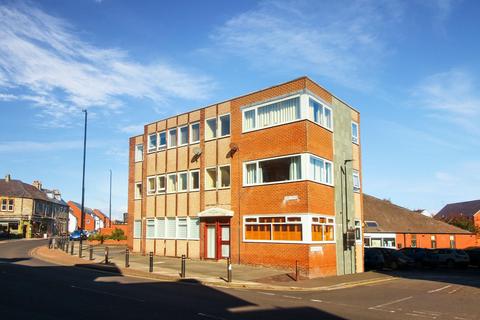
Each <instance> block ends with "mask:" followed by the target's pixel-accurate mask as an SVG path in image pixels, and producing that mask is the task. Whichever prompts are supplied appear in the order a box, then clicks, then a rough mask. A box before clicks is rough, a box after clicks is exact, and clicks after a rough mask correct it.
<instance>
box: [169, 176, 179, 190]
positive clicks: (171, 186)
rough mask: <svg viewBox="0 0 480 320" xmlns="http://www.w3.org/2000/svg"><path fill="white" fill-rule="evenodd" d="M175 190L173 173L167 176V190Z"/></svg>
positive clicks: (175, 180) (175, 181)
mask: <svg viewBox="0 0 480 320" xmlns="http://www.w3.org/2000/svg"><path fill="white" fill-rule="evenodd" d="M175 191H177V175H176V174H175V173H172V174H169V175H168V176H167V192H175Z"/></svg>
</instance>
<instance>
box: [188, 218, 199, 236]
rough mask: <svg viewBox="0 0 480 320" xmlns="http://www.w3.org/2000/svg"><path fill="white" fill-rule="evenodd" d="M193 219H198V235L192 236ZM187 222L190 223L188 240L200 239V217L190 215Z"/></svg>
mask: <svg viewBox="0 0 480 320" xmlns="http://www.w3.org/2000/svg"><path fill="white" fill-rule="evenodd" d="M192 220H195V221H198V237H192V234H191V228H190V226H191V222H192ZM187 223H188V226H187V237H188V240H200V232H201V228H200V218H199V217H188V221H187Z"/></svg>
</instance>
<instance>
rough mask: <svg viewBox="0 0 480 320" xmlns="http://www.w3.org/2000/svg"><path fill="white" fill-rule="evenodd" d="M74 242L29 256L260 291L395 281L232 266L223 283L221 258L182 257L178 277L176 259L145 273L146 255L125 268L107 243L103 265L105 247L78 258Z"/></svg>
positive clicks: (157, 262) (156, 260)
mask: <svg viewBox="0 0 480 320" xmlns="http://www.w3.org/2000/svg"><path fill="white" fill-rule="evenodd" d="M78 245H79V244H78V243H75V249H74V255H71V254H70V252H71V251H70V250H69V251H68V253H66V252H63V251H62V250H60V249H57V250H53V249H48V248H47V247H45V246H43V247H38V248H36V249H35V250H34V251H33V255H34V256H36V257H37V258H39V259H43V260H46V261H50V262H53V263H59V264H62V265H70V266H81V267H86V268H95V269H100V270H103V271H111V272H116V273H121V274H122V275H129V276H137V277H143V278H149V279H155V280H170V281H179V280H182V281H195V282H198V283H201V284H202V285H209V286H216V287H219V286H220V287H229V288H233V287H235V288H245V289H263V290H291V291H312V290H315V291H318V290H336V289H341V288H345V287H353V286H358V285H365V284H371V283H378V282H384V281H391V280H395V278H394V277H391V276H390V275H387V274H381V273H376V272H365V273H358V274H351V275H344V276H334V277H323V278H314V279H307V278H302V279H299V280H298V281H295V280H294V279H295V277H294V274H293V273H287V272H285V270H277V269H274V268H266V267H257V266H247V265H233V266H232V269H233V270H232V274H233V276H232V278H233V279H232V282H227V265H226V262H225V261H219V262H213V261H204V260H191V259H187V260H186V271H187V272H186V277H185V278H184V279H182V278H181V277H180V266H181V259H180V258H172V257H159V256H154V257H153V272H149V256H148V255H147V256H143V255H141V254H132V253H130V256H129V267H128V268H126V267H125V247H124V246H117V247H115V246H113V247H112V246H108V252H109V253H108V256H109V258H108V262H109V263H108V264H105V246H101V245H99V246H94V247H92V249H93V255H92V258H93V259H92V260H90V255H89V251H88V248H89V246H85V245H84V249H83V256H84V258H83V259H80V258H79V257H78Z"/></svg>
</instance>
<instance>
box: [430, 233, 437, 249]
mask: <svg viewBox="0 0 480 320" xmlns="http://www.w3.org/2000/svg"><path fill="white" fill-rule="evenodd" d="M430 242H431V243H430V244H431V247H432V249H436V248H437V237H435V236H431V237H430Z"/></svg>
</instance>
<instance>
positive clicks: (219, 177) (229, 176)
mask: <svg viewBox="0 0 480 320" xmlns="http://www.w3.org/2000/svg"><path fill="white" fill-rule="evenodd" d="M225 167H228V172H229V175H228V186H226V187H222V186H221V184H222V177H221V171H220V169H221V168H225ZM231 187H232V168H231V167H230V165H229V164H226V165H220V166H218V170H217V188H218V189H230V188H231Z"/></svg>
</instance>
